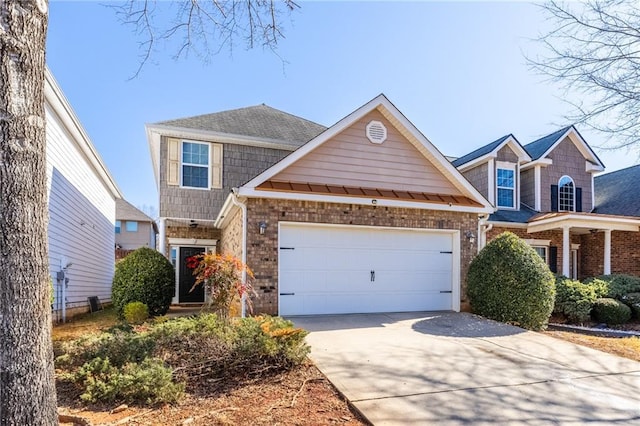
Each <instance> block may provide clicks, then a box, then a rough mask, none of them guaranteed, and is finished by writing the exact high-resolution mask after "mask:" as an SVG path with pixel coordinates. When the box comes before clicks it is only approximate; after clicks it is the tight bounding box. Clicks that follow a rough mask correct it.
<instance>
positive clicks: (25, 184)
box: [0, 0, 57, 425]
mask: <svg viewBox="0 0 640 426" xmlns="http://www.w3.org/2000/svg"><path fill="white" fill-rule="evenodd" d="M47 13H48V4H47V0H30V1H27V0H2V2H0V424H2V425H53V424H57V417H56V394H55V383H54V375H53V351H52V346H51V308H50V303H51V302H50V294H51V285H50V283H49V279H50V278H49V266H48V253H47V251H48V248H47V183H46V165H45V114H44V70H45V38H46V32H47V19H48V16H47Z"/></svg>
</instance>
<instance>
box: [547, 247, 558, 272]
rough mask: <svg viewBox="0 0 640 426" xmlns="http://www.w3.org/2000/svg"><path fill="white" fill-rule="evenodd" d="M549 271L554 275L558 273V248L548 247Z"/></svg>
mask: <svg viewBox="0 0 640 426" xmlns="http://www.w3.org/2000/svg"><path fill="white" fill-rule="evenodd" d="M549 269H551V272H553V273H554V274H555V273H557V272H558V247H556V246H551V247H549Z"/></svg>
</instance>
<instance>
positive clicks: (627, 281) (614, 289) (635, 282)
mask: <svg viewBox="0 0 640 426" xmlns="http://www.w3.org/2000/svg"><path fill="white" fill-rule="evenodd" d="M596 280H600V281H603V282H604V283H605V284H604V285H606V293H605V294H604V295H602V296H601V297H609V298H612V299H618V300H620V298H622V296H624V295H625V294H629V293H640V278H639V277H634V276H632V275H624V274H613V275H601V276H599V277H594V278H590V279H588V280H587V281H586V282H587V283H593V282H594V281H596ZM596 284H597V285H600V286H604V285H603V284H601V283H598V282H596Z"/></svg>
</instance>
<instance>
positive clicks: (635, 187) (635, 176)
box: [593, 165, 640, 216]
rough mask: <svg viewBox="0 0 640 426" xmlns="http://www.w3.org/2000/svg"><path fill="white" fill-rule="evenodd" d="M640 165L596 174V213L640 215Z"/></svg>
mask: <svg viewBox="0 0 640 426" xmlns="http://www.w3.org/2000/svg"><path fill="white" fill-rule="evenodd" d="M638 182H640V165H637V166H631V167H628V168H626V169H622V170H618V171H615V172H611V173H607V174H605V175H600V176H596V177H595V179H594V191H595V195H596V203H595V209H594V210H593V212H594V213H599V214H613V215H620V216H640V185H639V184H638Z"/></svg>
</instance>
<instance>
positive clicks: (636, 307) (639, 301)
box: [621, 293, 640, 319]
mask: <svg viewBox="0 0 640 426" xmlns="http://www.w3.org/2000/svg"><path fill="white" fill-rule="evenodd" d="M621 302H622V303H624V304H625V305H627V306H628V307H630V308H631V314H632V315H633V317H634V318H636V319H640V293H629V294H625V295H624V296H622V299H621Z"/></svg>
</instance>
